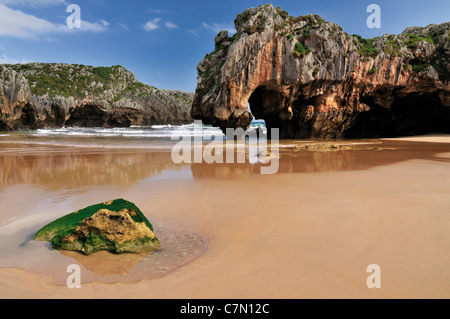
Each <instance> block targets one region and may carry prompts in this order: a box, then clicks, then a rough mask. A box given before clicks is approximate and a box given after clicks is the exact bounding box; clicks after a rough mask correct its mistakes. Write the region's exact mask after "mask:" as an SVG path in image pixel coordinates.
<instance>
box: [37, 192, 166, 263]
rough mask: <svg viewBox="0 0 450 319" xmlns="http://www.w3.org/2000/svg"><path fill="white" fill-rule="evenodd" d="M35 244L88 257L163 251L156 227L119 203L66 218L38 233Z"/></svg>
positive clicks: (135, 209)
mask: <svg viewBox="0 0 450 319" xmlns="http://www.w3.org/2000/svg"><path fill="white" fill-rule="evenodd" d="M34 240H37V241H50V242H51V243H52V247H53V248H54V249H58V250H69V251H79V252H82V253H84V254H86V255H90V254H92V253H95V252H98V251H101V250H106V251H109V252H112V253H117V254H122V253H151V252H154V251H156V250H157V249H158V248H159V247H160V242H159V240H158V238H157V237H156V236H155V234H154V233H153V226H152V224H150V222H149V221H148V220H147V218H145V216H144V215H143V214H142V212H141V211H140V210H139V208H138V207H137V206H136V205H134V204H133V203H131V202H128V201H126V200H124V199H117V200H113V201H110V202H105V203H101V204H97V205H93V206H89V207H86V208H84V209H82V210H79V211H76V212H73V213H71V214H69V215H66V216H64V217H62V218H60V219H57V220H55V221H54V222H52V223H50V224H48V225H46V226H44V227H43V228H42V229H41V230H39V231H38V232H37V233H36V235H35V237H34Z"/></svg>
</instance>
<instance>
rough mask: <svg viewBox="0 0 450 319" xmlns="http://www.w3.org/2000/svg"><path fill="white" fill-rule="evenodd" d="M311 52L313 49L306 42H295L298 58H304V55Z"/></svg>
mask: <svg viewBox="0 0 450 319" xmlns="http://www.w3.org/2000/svg"><path fill="white" fill-rule="evenodd" d="M310 52H311V49H310V48H308V47H307V46H306V45H305V44H303V43H301V42H297V43H296V44H295V49H294V55H295V56H296V57H297V58H303V57H304V56H306V55H307V54H308V53H310Z"/></svg>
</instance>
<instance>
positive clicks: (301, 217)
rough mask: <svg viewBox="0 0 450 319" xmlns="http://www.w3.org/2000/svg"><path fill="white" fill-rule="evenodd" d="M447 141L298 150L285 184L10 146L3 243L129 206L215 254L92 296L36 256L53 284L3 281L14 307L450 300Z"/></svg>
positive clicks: (2, 276)
mask: <svg viewBox="0 0 450 319" xmlns="http://www.w3.org/2000/svg"><path fill="white" fill-rule="evenodd" d="M428 139H429V137H428ZM438 139H439V143H429V142H423V141H420V142H417V141H415V142H411V141H406V140H371V141H366V142H367V143H371V144H368V145H363V146H360V147H359V146H355V147H354V149H353V150H336V151H317V150H314V151H305V150H299V149H298V148H295V147H293V148H290V147H286V148H285V149H284V150H282V151H281V158H280V171H279V173H278V174H276V175H260V174H258V173H257V166H258V165H252V164H213V165H207V164H193V165H175V164H173V162H172V161H171V158H170V153H168V152H146V151H142V150H141V151H136V150H134V151H133V150H129V151H125V150H121V151H120V152H119V151H115V150H100V151H98V150H86V149H70V150H68V149H63V148H58V147H56V148H50V147H44V148H42V149H40V150H37V149H35V148H33V146H30V145H28V146H21V145H14V151H11V149H12V148H13V145H12V144H8V145H0V163H1V166H0V174H1V175H0V203H1V206H2V208H3V210H2V213H1V214H0V227H1V229H2V232H1V233H0V237H2V236H3V237H5V236H13V234H14V233H17V232H16V231H17V230H18V229H19V230H23V232H22V233H23V234H29V235H32V233H33V231H34V230H37V229H38V228H39V227H40V226H42V225H43V224H45V223H46V222H47V221H48V220H51V219H52V218H53V217H54V216H58V215H59V216H62V215H64V214H66V213H69V212H71V211H73V210H75V209H78V208H80V207H85V206H87V205H90V204H93V203H97V202H102V201H107V200H110V199H114V198H126V199H127V200H130V201H133V202H135V203H136V204H137V205H138V206H139V207H140V208H141V210H142V211H143V212H144V214H145V215H146V216H147V217H148V218H149V220H150V221H151V222H152V223H154V224H155V232H156V234H158V227H161V229H163V227H164V226H167V229H170V231H171V232H177V231H180V232H187V233H190V234H200V235H201V236H204V237H205V238H206V239H207V241H208V242H207V248H206V250H205V251H204V252H202V254H200V255H199V256H196V258H194V259H193V260H192V261H190V262H189V263H186V264H181V265H180V266H179V267H174V269H172V270H171V271H168V272H166V273H164V274H162V275H161V276H154V277H153V278H150V279H144V280H140V281H139V282H126V280H124V281H125V282H123V281H122V282H116V283H114V282H107V283H105V282H100V281H98V280H94V281H88V282H85V283H83V285H82V288H81V289H68V288H67V287H66V285H64V284H63V283H61V281H62V279H61V278H63V276H62V275H61V276H62V277H61V278H59V279H55V277H54V276H51V275H49V274H48V273H49V272H50V271H49V270H48V271H47V273H46V272H45V271H42V267H44V268H45V267H46V266H47V265H46V260H45V259H44V258H41V259H33V258H34V257H30V260H31V259H33V260H34V261H36V260H40V262H41V263H40V265H41V269H40V271H37V269H34V270H33V269H32V268H33V267H34V265H35V264H33V263H31V262H30V264H29V265H27V263H26V261H21V267H19V266H17V265H14V263H13V262H11V266H9V267H3V268H0V297H1V298H16V297H19V298H271V299H272V298H449V297H450V271H449V269H450V267H449V266H450V255H449V254H448V252H449V251H450V227H449V225H450V196H449V194H450V169H449V168H450V138H449V137H448V136H445V137H439V138H438ZM292 143H295V142H292ZM292 143H291V142H286V145H290V144H292ZM346 143H347V142H346ZM8 232H9V233H8ZM19 233H20V232H19ZM19 239H20V238H19ZM28 239H29V238H28ZM23 240H24V242H26V240H27V238H23ZM4 249H6V250H7V248H4ZM47 249H48V250H49V251H50V249H49V248H47ZM13 250H14V249H13ZM6 253H7V254H13V253H14V251H6ZM64 257H65V258H68V260H70V262H72V263H78V262H80V263H82V262H81V261H80V260H79V259H78V258H76V256H75V257H74V256H64ZM109 257H110V256H109ZM114 257H116V256H114ZM151 257H152V256H149V258H151ZM36 258H39V256H38V257H36ZM97 258H98V257H97ZM139 262H140V261H137V263H136V264H139ZM370 264H378V265H380V267H381V285H382V287H381V289H369V288H368V287H367V285H366V280H367V277H368V276H369V275H370V274H369V273H367V272H366V269H367V266H368V265H370ZM84 265H85V266H84V267H85V269H92V268H90V267H95V266H97V267H98V265H97V263H96V262H95V261H93V262H92V260H91V261H90V264H89V265H87V264H86V263H85V264H84ZM50 266H51V265H50V264H48V267H49V268H51V267H50ZM131 268H132V269H135V268H134V266H131ZM136 269H138V268H136ZM59 271H60V272H61V270H59ZM64 271H65V269H62V272H64ZM98 271H99V272H100V273H101V271H106V274H107V272H108V271H109V270H108V269H106V270H105V269H101V270H98ZM104 274H105V273H104Z"/></svg>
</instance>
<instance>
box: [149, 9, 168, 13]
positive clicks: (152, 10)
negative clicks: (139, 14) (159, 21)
mask: <svg viewBox="0 0 450 319" xmlns="http://www.w3.org/2000/svg"><path fill="white" fill-rule="evenodd" d="M148 11H149V12H151V13H167V12H169V11H167V10H160V9H148Z"/></svg>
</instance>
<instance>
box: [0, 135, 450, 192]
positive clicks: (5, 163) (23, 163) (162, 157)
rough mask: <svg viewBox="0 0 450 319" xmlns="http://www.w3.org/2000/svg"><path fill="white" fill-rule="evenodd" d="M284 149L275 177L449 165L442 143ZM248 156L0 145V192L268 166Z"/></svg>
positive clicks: (218, 174) (245, 172)
mask: <svg viewBox="0 0 450 319" xmlns="http://www.w3.org/2000/svg"><path fill="white" fill-rule="evenodd" d="M286 143H287V144H291V146H290V145H287V144H286V145H284V147H282V148H281V149H280V156H279V169H278V173H280V174H283V173H314V172H328V171H348V170H362V169H368V168H371V167H376V166H382V165H389V164H393V163H397V162H401V161H405V160H410V159H432V160H441V161H448V159H446V158H442V157H441V158H439V157H438V155H437V154H439V153H445V152H448V151H449V145H448V144H442V143H418V142H401V141H382V142H381V141H370V142H367V143H366V144H362V143H361V144H358V143H353V144H354V145H353V146H351V149H348V147H346V148H344V149H340V150H331V151H323V150H304V149H301V148H299V147H298V145H300V144H299V143H298V142H297V145H295V144H294V145H293V146H292V143H289V142H286ZM346 143H347V145H350V144H352V143H351V141H349V142H346ZM253 155H254V154H253ZM253 155H252V154H249V153H247V154H246V160H245V163H243V164H239V163H236V164H226V163H224V164H215V163H214V164H206V163H201V164H190V165H189V164H175V163H174V162H173V160H172V157H171V153H170V152H169V151H160V152H155V151H145V150H124V149H122V150H117V149H110V150H92V149H83V148H79V149H73V148H61V147H59V148H52V147H44V148H42V147H33V146H31V145H8V146H5V145H0V187H1V186H8V185H16V184H38V185H43V186H45V187H46V188H47V189H50V190H58V189H75V188H79V187H85V186H96V185H111V186H115V187H118V188H120V189H127V188H130V187H131V186H133V185H134V184H136V183H137V182H138V181H139V180H141V179H144V178H147V177H150V176H153V175H157V174H160V173H161V172H163V171H165V170H174V171H176V170H180V169H183V168H184V167H190V169H191V171H192V175H193V177H194V178H219V179H222V178H233V179H241V178H246V177H248V176H249V175H251V174H260V172H261V167H262V166H268V165H269V164H270V163H269V164H267V165H266V164H261V163H251V161H250V160H249V157H251V156H253ZM235 158H237V156H236V157H235Z"/></svg>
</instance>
